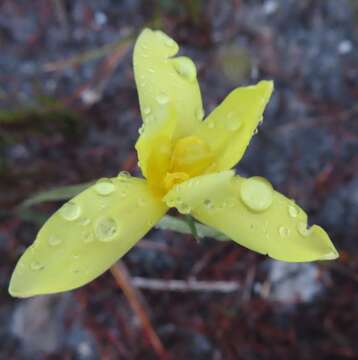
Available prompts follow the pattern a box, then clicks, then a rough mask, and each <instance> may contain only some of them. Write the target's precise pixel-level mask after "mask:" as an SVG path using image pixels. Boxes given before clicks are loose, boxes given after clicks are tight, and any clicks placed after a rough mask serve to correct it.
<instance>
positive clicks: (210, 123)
mask: <svg viewBox="0 0 358 360" xmlns="http://www.w3.org/2000/svg"><path fill="white" fill-rule="evenodd" d="M214 127H215V124H214V122H213V121H208V128H209V129H214Z"/></svg>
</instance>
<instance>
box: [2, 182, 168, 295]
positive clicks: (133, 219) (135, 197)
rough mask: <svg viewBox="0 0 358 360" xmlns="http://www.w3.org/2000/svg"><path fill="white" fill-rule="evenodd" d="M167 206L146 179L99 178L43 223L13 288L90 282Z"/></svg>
mask: <svg viewBox="0 0 358 360" xmlns="http://www.w3.org/2000/svg"><path fill="white" fill-rule="evenodd" d="M166 209H167V208H166V207H165V205H164V203H163V202H162V201H160V199H157V198H155V197H154V196H153V195H152V193H151V192H150V191H149V190H148V186H147V184H146V182H145V181H144V180H141V179H137V178H131V177H129V176H128V177H127V176H119V177H117V178H112V179H103V180H99V182H97V183H96V185H93V186H91V187H90V188H88V189H87V190H85V191H83V192H82V193H80V194H79V195H77V196H76V197H74V198H73V199H72V200H71V201H69V202H67V203H66V204H65V205H63V206H62V207H61V208H60V209H59V210H58V211H57V212H56V213H55V214H54V215H52V216H51V217H50V219H49V220H48V221H47V222H46V223H45V225H44V226H43V227H42V228H41V230H40V231H39V233H38V235H37V238H36V240H35V242H34V244H33V245H32V246H30V247H29V248H28V249H27V250H26V251H25V253H24V254H23V255H22V257H21V258H20V260H19V261H18V263H17V265H16V268H15V271H14V273H13V275H12V278H11V281H10V287H9V292H10V294H11V295H12V296H16V297H29V296H34V295H40V294H51V293H57V292H61V291H66V290H71V289H75V288H78V287H80V286H82V285H84V284H86V283H88V282H90V281H91V280H93V279H95V278H96V277H97V276H99V275H101V274H102V273H103V272H104V271H106V270H107V269H108V268H109V267H110V266H111V265H112V264H113V263H114V262H115V261H116V260H117V259H118V258H120V257H121V256H123V255H124V254H125V253H126V252H127V251H128V250H129V249H130V248H131V247H132V246H133V245H134V244H135V243H136V242H137V241H138V240H139V239H140V238H141V237H142V236H143V235H145V234H146V233H147V231H148V230H149V229H150V228H151V227H152V226H153V225H154V224H155V223H156V222H157V221H159V219H160V218H161V217H162V216H163V214H164V213H165V212H166Z"/></svg>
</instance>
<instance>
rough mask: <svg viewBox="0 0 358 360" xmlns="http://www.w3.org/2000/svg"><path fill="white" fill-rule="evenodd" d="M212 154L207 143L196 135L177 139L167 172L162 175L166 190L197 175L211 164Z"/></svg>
mask: <svg viewBox="0 0 358 360" xmlns="http://www.w3.org/2000/svg"><path fill="white" fill-rule="evenodd" d="M212 160H213V155H212V153H211V151H210V148H209V145H208V144H207V143H206V142H205V141H203V140H202V139H200V138H199V137H197V136H187V137H185V138H182V139H179V140H178V141H177V142H176V143H175V145H174V148H173V151H172V154H171V158H170V164H169V169H168V172H167V174H166V175H165V177H164V187H165V189H166V190H169V189H171V188H172V187H173V186H175V185H177V184H180V183H181V182H183V181H185V180H187V179H189V178H191V177H193V176H198V175H200V174H202V173H203V172H204V170H205V169H206V168H207V167H208V166H209V165H210V164H211V162H212Z"/></svg>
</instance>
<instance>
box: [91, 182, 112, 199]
mask: <svg viewBox="0 0 358 360" xmlns="http://www.w3.org/2000/svg"><path fill="white" fill-rule="evenodd" d="M94 189H95V191H96V193H97V194H98V195H102V196H107V195H109V194H112V193H113V191H114V190H115V186H114V184H113V183H112V180H111V179H106V178H104V179H99V180H98V181H97V182H96V185H95V186H94Z"/></svg>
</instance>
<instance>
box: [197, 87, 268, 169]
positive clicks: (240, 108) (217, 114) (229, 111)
mask: <svg viewBox="0 0 358 360" xmlns="http://www.w3.org/2000/svg"><path fill="white" fill-rule="evenodd" d="M272 91H273V82H272V81H260V82H259V83H258V84H257V85H254V86H246V87H239V88H237V89H235V90H233V91H232V92H231V93H230V94H229V95H228V96H227V97H226V98H225V99H224V101H223V102H222V103H221V104H220V105H219V106H218V107H217V108H215V109H214V111H213V112H212V113H211V114H210V115H209V116H208V118H207V119H206V120H205V121H203V122H202V123H201V124H200V126H199V127H198V128H196V130H195V134H197V135H198V136H200V137H201V138H202V139H203V140H204V141H206V142H207V143H208V144H209V146H210V148H211V151H212V152H213V153H214V154H215V155H216V160H215V162H214V164H213V166H212V168H211V169H209V171H208V172H212V171H222V170H228V169H231V168H232V167H233V166H235V164H236V163H237V162H238V161H240V159H241V158H242V156H243V154H244V152H245V150H246V148H247V146H248V145H249V142H250V140H251V138H252V136H253V134H254V132H255V129H256V128H257V126H258V124H259V123H260V122H261V121H262V116H263V112H264V110H265V107H266V104H267V102H268V101H269V99H270V96H271V94H272Z"/></svg>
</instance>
